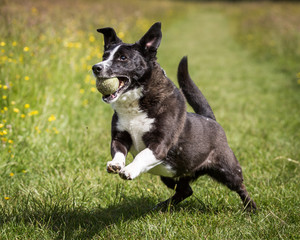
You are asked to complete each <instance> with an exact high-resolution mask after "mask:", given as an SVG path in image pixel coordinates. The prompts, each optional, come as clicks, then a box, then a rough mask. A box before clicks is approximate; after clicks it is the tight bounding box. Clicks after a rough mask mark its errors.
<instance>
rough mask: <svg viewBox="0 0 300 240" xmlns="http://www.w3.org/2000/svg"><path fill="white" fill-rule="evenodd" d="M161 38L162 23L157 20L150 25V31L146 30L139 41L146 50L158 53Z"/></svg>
mask: <svg viewBox="0 0 300 240" xmlns="http://www.w3.org/2000/svg"><path fill="white" fill-rule="evenodd" d="M161 38H162V33H161V23H160V22H157V23H154V24H153V25H152V26H151V27H150V29H149V30H148V32H146V34H145V35H144V36H143V37H142V38H141V40H140V41H139V42H138V43H139V44H140V45H141V46H142V48H143V49H144V50H146V51H149V52H155V53H156V51H157V49H158V47H159V45H160V42H161Z"/></svg>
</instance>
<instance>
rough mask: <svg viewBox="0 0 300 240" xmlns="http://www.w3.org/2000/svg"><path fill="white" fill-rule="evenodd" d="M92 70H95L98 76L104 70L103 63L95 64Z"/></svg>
mask: <svg viewBox="0 0 300 240" xmlns="http://www.w3.org/2000/svg"><path fill="white" fill-rule="evenodd" d="M92 70H93V73H94V74H95V76H97V75H99V74H100V73H101V72H102V70H103V66H102V65H101V64H95V65H94V66H93V67H92Z"/></svg>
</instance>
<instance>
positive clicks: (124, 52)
mask: <svg viewBox="0 0 300 240" xmlns="http://www.w3.org/2000/svg"><path fill="white" fill-rule="evenodd" d="M97 31H98V32H100V33H102V34H103V35H104V54H103V61H102V62H99V63H97V64H95V65H94V66H93V73H94V75H95V77H96V84H97V83H99V81H100V80H101V79H108V78H115V77H117V78H118V79H119V88H118V90H117V91H116V92H114V93H113V94H111V95H107V96H103V98H102V99H103V101H104V102H106V103H109V104H110V105H111V106H112V108H113V109H114V115H113V117H112V129H111V135H112V136H111V137H112V140H111V155H112V161H110V162H108V163H107V171H108V172H109V173H118V174H119V175H120V177H121V178H123V179H125V180H132V179H134V178H136V177H138V176H139V175H140V174H142V173H146V172H148V173H151V174H155V175H159V176H160V177H161V180H162V181H163V183H164V184H166V185H167V187H169V188H172V189H174V190H175V194H174V196H173V197H171V198H170V199H168V200H166V201H164V202H162V203H160V204H159V205H158V207H160V208H166V206H168V205H169V204H172V205H175V204H178V203H179V202H181V201H182V200H184V199H185V198H187V197H189V196H190V195H192V193H193V191H192V189H191V187H190V185H189V183H190V182H191V181H194V180H196V179H197V178H198V177H199V176H201V175H204V174H207V175H209V176H211V177H212V178H214V179H216V180H217V181H219V182H221V183H223V184H224V185H226V186H227V187H228V188H230V189H231V190H233V191H236V192H237V193H238V194H239V195H240V197H241V199H242V201H243V203H244V206H245V208H246V209H247V210H252V211H254V210H255V209H256V204H255V203H254V201H253V200H252V199H251V198H250V197H249V195H248V192H247V191H246V188H245V186H244V184H243V176H242V169H241V167H240V165H239V163H238V161H237V159H236V157H235V155H234V154H233V152H232V150H231V149H230V147H229V146H228V143H227V139H226V136H225V133H224V130H223V129H222V127H221V126H220V125H219V124H218V123H217V122H216V119H215V116H214V114H213V111H212V110H211V108H210V106H209V104H208V102H207V100H206V99H205V97H204V96H203V94H202V93H201V91H200V90H199V89H198V88H197V86H196V85H195V84H194V83H193V81H192V80H191V78H190V76H189V73H188V69H187V58H186V57H184V58H183V59H182V60H181V62H180V64H179V67H178V82H179V85H180V88H181V90H179V89H178V88H177V87H176V86H175V85H174V84H173V83H172V82H171V80H170V79H168V78H167V76H166V74H165V72H164V70H163V69H162V68H161V67H160V65H159V64H158V63H157V62H156V53H157V49H158V47H159V45H160V42H161V38H162V33H161V24H160V23H155V24H154V25H153V26H152V27H151V28H150V29H149V30H148V32H147V33H146V34H145V35H144V36H143V37H142V38H141V39H140V40H139V41H138V42H136V43H134V44H126V43H123V42H122V41H121V40H120V39H119V38H118V37H117V35H116V32H115V31H114V29H113V28H101V29H98V30H97ZM182 92H183V93H182ZM185 98H186V100H187V102H188V103H189V104H190V105H191V106H192V107H193V109H194V111H195V113H187V112H186V103H185ZM128 152H130V153H131V154H132V155H133V156H134V160H133V161H132V163H130V164H128V165H127V166H125V159H126V156H127V154H128Z"/></svg>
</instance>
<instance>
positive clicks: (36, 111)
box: [28, 110, 39, 116]
mask: <svg viewBox="0 0 300 240" xmlns="http://www.w3.org/2000/svg"><path fill="white" fill-rule="evenodd" d="M38 114H39V111H38V110H34V111H31V112H30V113H28V116H33V115H38Z"/></svg>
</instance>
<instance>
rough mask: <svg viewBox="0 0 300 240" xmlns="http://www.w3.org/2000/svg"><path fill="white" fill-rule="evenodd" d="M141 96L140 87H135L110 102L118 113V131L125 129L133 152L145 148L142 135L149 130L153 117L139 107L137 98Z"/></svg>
mask: <svg viewBox="0 0 300 240" xmlns="http://www.w3.org/2000/svg"><path fill="white" fill-rule="evenodd" d="M141 96H142V88H137V89H134V90H131V91H128V92H126V93H124V94H123V95H122V96H120V98H119V99H118V100H117V101H116V102H114V103H112V104H111V105H112V108H113V109H114V110H115V111H116V112H117V114H118V123H117V128H118V130H119V131H127V132H128V133H129V134H130V136H131V139H132V143H133V147H134V150H135V152H137V153H139V152H141V151H142V150H144V149H145V144H144V142H143V139H142V137H143V135H144V134H145V133H147V132H149V131H150V130H151V127H152V124H153V122H154V119H152V118H149V117H148V116H147V113H146V112H144V111H142V110H141V109H140V107H139V99H140V98H141Z"/></svg>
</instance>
